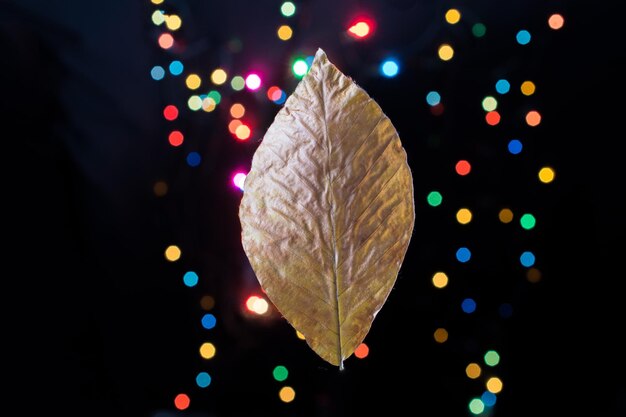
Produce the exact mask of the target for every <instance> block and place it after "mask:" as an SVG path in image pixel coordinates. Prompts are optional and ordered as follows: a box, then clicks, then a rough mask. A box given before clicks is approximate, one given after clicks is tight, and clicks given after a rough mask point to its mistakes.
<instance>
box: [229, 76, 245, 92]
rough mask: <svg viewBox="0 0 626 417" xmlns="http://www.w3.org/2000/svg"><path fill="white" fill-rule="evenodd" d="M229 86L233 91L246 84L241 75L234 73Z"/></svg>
mask: <svg viewBox="0 0 626 417" xmlns="http://www.w3.org/2000/svg"><path fill="white" fill-rule="evenodd" d="M230 86H231V88H232V89H233V90H235V91H241V90H243V88H244V87H245V86H246V80H244V78H243V77H242V76H241V75H236V76H234V77H233V79H232V80H230Z"/></svg>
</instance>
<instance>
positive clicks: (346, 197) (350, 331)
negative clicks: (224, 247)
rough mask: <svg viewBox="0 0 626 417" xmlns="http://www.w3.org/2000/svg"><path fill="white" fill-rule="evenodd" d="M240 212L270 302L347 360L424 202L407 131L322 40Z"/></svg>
mask: <svg viewBox="0 0 626 417" xmlns="http://www.w3.org/2000/svg"><path fill="white" fill-rule="evenodd" d="M239 218H240V221H241V227H242V245H243V248H244V251H245V253H246V255H247V256H248V259H249V260H250V263H251V265H252V268H253V270H254V272H255V275H256V277H257V279H258V280H259V283H260V285H261V287H262V288H263V289H264V291H265V293H266V294H267V296H268V298H269V299H270V301H271V302H272V303H273V304H274V305H275V306H276V308H277V309H278V310H279V311H280V313H281V314H282V315H283V316H284V317H285V319H286V320H287V321H288V322H289V323H290V324H291V325H292V326H293V327H294V328H295V329H296V330H298V331H299V332H301V333H302V334H303V335H304V336H305V339H306V341H307V343H308V344H309V346H310V347H311V349H313V351H315V352H316V353H317V354H318V355H319V356H320V357H321V358H323V359H324V360H326V361H327V362H329V363H331V364H333V365H337V366H340V367H341V368H343V361H344V360H345V359H346V358H348V357H349V356H350V355H352V353H353V352H354V350H355V349H356V348H357V346H358V345H359V344H360V343H361V342H362V341H363V340H364V338H365V336H366V335H367V333H368V332H369V330H370V328H371V326H372V323H373V321H374V318H375V317H376V314H377V313H378V312H379V310H380V309H381V308H382V306H383V304H384V303H385V301H386V300H387V298H388V296H389V294H390V292H391V289H392V288H393V286H394V283H395V281H396V279H397V276H398V273H399V271H400V267H401V265H402V261H403V259H404V256H405V254H406V251H407V248H408V245H409V241H410V238H411V234H412V231H413V225H414V220H415V209H414V200H413V181H412V176H411V171H410V169H409V166H408V164H407V158H406V152H405V151H404V149H403V147H402V144H401V142H400V138H399V136H398V133H397V131H396V129H395V128H394V126H393V125H392V123H391V121H390V120H389V118H388V117H387V116H386V115H385V114H384V113H383V111H382V110H381V108H380V106H379V105H378V104H377V103H376V102H375V101H374V100H373V99H372V98H371V97H370V96H369V95H368V94H367V93H366V92H365V91H364V90H363V89H362V88H361V87H359V86H358V85H357V84H356V83H355V82H354V81H352V80H351V79H350V78H349V77H347V76H345V75H344V74H342V73H341V72H340V71H339V70H338V69H337V67H335V66H334V65H333V64H332V63H331V62H330V61H329V60H328V58H327V56H326V54H325V53H324V51H322V50H321V49H319V50H318V51H317V53H316V55H315V58H314V60H313V63H312V65H311V68H310V70H309V72H308V74H307V75H306V76H305V77H304V78H303V79H302V80H301V81H300V83H299V84H298V86H297V87H296V89H295V91H294V92H293V94H292V95H291V96H289V98H288V99H287V101H286V102H285V105H284V106H283V107H282V108H281V110H280V111H279V112H278V113H277V115H276V117H275V119H274V121H273V123H272V124H271V126H270V127H269V128H268V130H267V132H266V134H265V136H264V137H263V140H262V141H261V143H260V145H259V146H258V148H257V150H256V152H255V154H254V156H253V158H252V166H251V170H250V172H249V174H248V176H247V177H246V180H245V183H244V193H243V197H242V200H241V205H240V208H239Z"/></svg>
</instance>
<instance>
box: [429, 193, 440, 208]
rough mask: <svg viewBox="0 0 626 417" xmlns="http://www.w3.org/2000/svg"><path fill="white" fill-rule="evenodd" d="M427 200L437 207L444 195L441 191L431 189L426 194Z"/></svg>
mask: <svg viewBox="0 0 626 417" xmlns="http://www.w3.org/2000/svg"><path fill="white" fill-rule="evenodd" d="M426 201H428V204H429V205H431V206H433V207H437V206H439V205H441V202H442V201H443V197H442V195H441V193H440V192H439V191H431V192H430V193H428V195H427V196H426Z"/></svg>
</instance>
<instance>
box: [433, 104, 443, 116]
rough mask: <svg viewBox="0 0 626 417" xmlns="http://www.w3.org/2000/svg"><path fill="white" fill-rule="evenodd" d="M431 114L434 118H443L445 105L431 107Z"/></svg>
mask: <svg viewBox="0 0 626 417" xmlns="http://www.w3.org/2000/svg"><path fill="white" fill-rule="evenodd" d="M430 113H431V114H432V115H433V116H441V115H442V114H443V104H442V103H438V104H435V105H434V106H431V107H430Z"/></svg>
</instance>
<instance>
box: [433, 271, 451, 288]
mask: <svg viewBox="0 0 626 417" xmlns="http://www.w3.org/2000/svg"><path fill="white" fill-rule="evenodd" d="M432 281H433V285H434V286H435V287H436V288H444V287H445V286H446V285H448V275H446V273H445V272H441V271H439V272H435V274H434V275H433V278H432Z"/></svg>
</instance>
